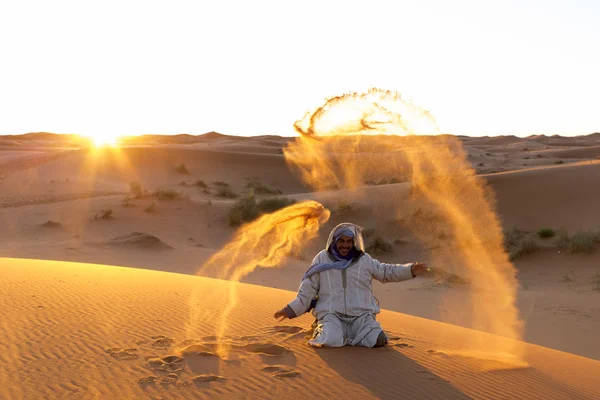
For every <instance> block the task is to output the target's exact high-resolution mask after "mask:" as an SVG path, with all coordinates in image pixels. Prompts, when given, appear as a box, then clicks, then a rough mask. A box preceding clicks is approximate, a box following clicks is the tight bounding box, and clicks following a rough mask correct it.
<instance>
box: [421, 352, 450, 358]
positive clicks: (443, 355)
mask: <svg viewBox="0 0 600 400" xmlns="http://www.w3.org/2000/svg"><path fill="white" fill-rule="evenodd" d="M427 353H429V355H432V356H438V357H443V358H450V356H449V355H448V354H446V353H444V352H443V351H438V350H427Z"/></svg>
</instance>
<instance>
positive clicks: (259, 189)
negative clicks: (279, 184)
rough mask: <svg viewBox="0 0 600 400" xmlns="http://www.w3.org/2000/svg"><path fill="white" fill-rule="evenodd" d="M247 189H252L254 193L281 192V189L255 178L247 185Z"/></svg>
mask: <svg viewBox="0 0 600 400" xmlns="http://www.w3.org/2000/svg"><path fill="white" fill-rule="evenodd" d="M246 188H247V189H250V190H252V191H253V192H254V194H281V193H282V192H281V190H279V189H277V188H274V187H271V186H269V185H267V184H265V183H263V182H261V181H260V180H258V179H256V178H254V179H252V180H250V182H248V184H247V185H246Z"/></svg>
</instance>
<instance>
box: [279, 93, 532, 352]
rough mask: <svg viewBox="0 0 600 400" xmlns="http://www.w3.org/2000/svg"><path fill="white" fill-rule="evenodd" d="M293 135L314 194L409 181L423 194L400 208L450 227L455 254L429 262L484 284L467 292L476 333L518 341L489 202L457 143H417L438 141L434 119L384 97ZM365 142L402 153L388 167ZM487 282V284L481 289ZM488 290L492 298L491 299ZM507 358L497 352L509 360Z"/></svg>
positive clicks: (370, 97)
mask: <svg viewBox="0 0 600 400" xmlns="http://www.w3.org/2000/svg"><path fill="white" fill-rule="evenodd" d="M343 116H346V117H347V119H344V118H343ZM294 127H295V129H296V131H297V132H298V133H299V134H300V137H298V138H297V139H296V140H295V141H293V142H290V143H288V146H287V147H286V148H285V149H284V156H285V158H286V162H287V163H288V165H289V166H290V167H292V168H293V169H295V170H296V171H298V172H299V173H300V175H301V177H302V179H303V180H304V181H305V182H306V183H308V184H309V185H311V186H313V187H314V188H315V189H316V190H321V189H327V185H330V184H331V183H334V184H336V185H337V186H338V187H340V188H348V189H350V190H354V191H355V192H356V193H358V189H359V188H360V187H361V186H362V185H363V182H364V181H365V177H368V176H373V175H375V176H383V175H385V173H387V174H393V173H396V174H397V173H398V171H400V173H404V174H405V175H406V174H408V176H409V177H410V179H411V183H412V187H413V188H416V189H417V192H418V193H416V194H414V195H412V196H410V197H409V198H408V200H407V203H406V204H403V206H405V207H406V208H407V209H410V207H413V208H416V207H419V208H420V207H425V209H428V210H429V211H433V212H435V213H436V215H439V220H438V221H435V224H437V225H438V226H437V227H438V228H439V225H442V226H443V225H446V226H447V227H448V228H450V229H449V231H451V232H453V233H454V235H453V237H451V238H449V239H447V241H448V242H449V243H448V247H447V248H448V249H457V250H458V251H455V252H450V253H448V254H447V253H445V251H447V250H444V249H438V248H437V247H438V246H430V247H431V249H430V251H431V255H432V257H433V258H434V259H435V260H437V261H442V260H448V257H452V258H453V259H454V260H451V261H452V262H451V263H446V264H450V266H451V264H452V263H454V265H456V266H457V267H458V266H462V269H463V270H462V271H461V272H462V273H464V274H467V275H468V276H470V277H473V278H475V280H480V281H479V282H477V283H478V284H479V286H480V287H482V288H483V289H484V290H483V291H481V290H479V291H478V290H475V289H473V288H470V290H471V291H470V296H471V312H472V314H471V315H470V316H469V318H470V319H471V320H470V322H471V325H472V327H475V328H477V329H482V330H487V331H488V332H491V333H495V334H499V335H505V336H509V337H512V338H515V339H518V338H520V336H521V329H522V324H521V321H520V320H519V317H518V314H517V311H516V306H515V298H516V278H515V272H516V271H515V269H514V266H513V265H512V264H511V263H510V261H509V260H508V257H507V255H506V252H505V251H504V247H503V245H502V235H501V231H500V224H499V222H498V218H497V216H496V215H495V212H494V209H493V204H492V201H491V200H490V199H489V198H487V197H486V196H485V190H484V188H483V183H482V181H481V180H480V179H478V178H477V177H476V176H475V173H474V170H473V169H472V167H471V166H470V164H469V163H468V161H467V160H466V153H465V151H464V149H463V147H462V144H461V143H460V141H459V140H458V139H457V138H455V137H452V136H449V135H440V136H419V135H420V134H432V133H439V129H438V128H437V124H436V122H435V119H434V118H433V117H432V116H431V114H430V113H429V112H428V111H426V110H423V109H421V108H419V107H416V106H415V105H413V104H412V103H409V102H406V101H404V100H402V97H401V96H400V95H399V94H398V93H394V92H390V91H383V90H380V89H371V90H369V91H368V92H366V93H348V94H344V95H341V96H335V97H331V98H329V99H327V100H326V101H325V103H324V104H323V105H321V106H319V107H318V108H317V109H316V111H314V112H312V113H310V112H309V113H307V114H306V115H305V117H304V118H303V119H301V120H299V121H296V123H295V124H294ZM367 135H384V136H383V137H374V138H373V140H371V142H374V141H375V140H376V141H377V144H378V146H379V147H380V148H381V149H382V150H388V152H390V151H395V150H397V149H398V145H400V149H401V150H402V152H400V153H396V152H395V153H394V157H393V158H389V159H386V160H385V161H383V162H382V160H381V158H380V157H381V154H382V153H383V151H380V152H378V153H377V154H375V155H373V154H372V153H369V152H361V146H363V148H364V147H365V146H366V144H365V143H366V139H365V140H363V138H366V137H367ZM392 138H397V139H393V140H392ZM371 142H369V143H371ZM367 147H368V146H367ZM403 163H406V164H407V166H408V167H409V168H408V171H403V167H404V164H403ZM419 201H421V202H422V204H419V203H418V202H419ZM398 212H399V213H400V209H399V210H398ZM420 222H423V223H425V222H426V221H420ZM411 228H412V229H413V232H414V233H415V234H416V235H417V237H419V238H420V239H421V240H422V241H423V242H425V243H426V244H427V243H428V244H435V243H436V242H437V241H439V239H438V238H437V237H436V235H435V232H436V230H435V229H431V228H436V226H432V225H431V223H430V224H429V225H424V227H423V228H422V229H419V228H420V227H419V226H417V227H416V229H415V227H413V226H411ZM481 235H485V237H482V236H481ZM448 251H449V250H448ZM482 271H484V272H485V276H483V274H481V272H482ZM482 277H483V278H484V279H485V281H481V278H482ZM485 290H487V291H489V292H490V294H491V296H489V295H488V296H486V294H485V293H483V292H485ZM482 293H483V294H482ZM488 307H491V310H493V312H489V310H488V309H487V308H488ZM457 311H458V310H457ZM502 343H507V341H502ZM483 346H484V348H485V346H488V344H483ZM489 348H490V347H489V346H488V347H487V349H489ZM478 350H481V349H478ZM502 350H503V349H494V351H498V352H505V351H502ZM504 350H506V349H504ZM506 351H507V352H513V353H517V352H518V350H517V349H509V350H506Z"/></svg>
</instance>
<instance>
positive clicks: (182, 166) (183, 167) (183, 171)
mask: <svg viewBox="0 0 600 400" xmlns="http://www.w3.org/2000/svg"><path fill="white" fill-rule="evenodd" d="M175 171H176V172H179V173H180V174H184V175H187V174H189V173H190V171H189V170H188V169H187V166H186V165H185V163H181V164H179V165H178V166H177V167H175Z"/></svg>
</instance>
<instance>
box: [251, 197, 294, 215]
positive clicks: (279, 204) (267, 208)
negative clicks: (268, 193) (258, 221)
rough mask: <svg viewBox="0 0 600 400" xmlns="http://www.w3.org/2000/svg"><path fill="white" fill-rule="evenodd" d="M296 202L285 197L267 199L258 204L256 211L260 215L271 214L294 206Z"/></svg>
mask: <svg viewBox="0 0 600 400" xmlns="http://www.w3.org/2000/svg"><path fill="white" fill-rule="evenodd" d="M295 202H296V200H293V199H288V198H287V197H269V198H267V199H262V200H261V201H259V202H258V205H257V206H258V209H259V211H260V212H262V213H271V212H274V211H277V210H279V209H282V208H284V207H287V206H289V205H291V204H294V203H295Z"/></svg>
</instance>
